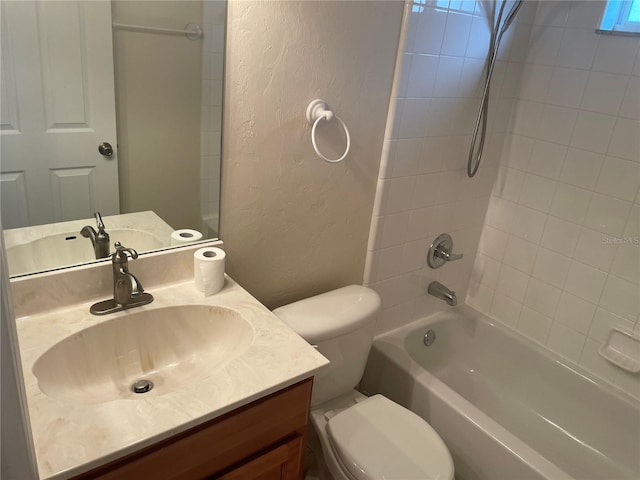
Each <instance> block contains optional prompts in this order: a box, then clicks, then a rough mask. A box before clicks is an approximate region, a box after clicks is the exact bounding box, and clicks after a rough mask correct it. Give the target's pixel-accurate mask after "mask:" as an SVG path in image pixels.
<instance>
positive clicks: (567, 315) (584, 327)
mask: <svg viewBox="0 0 640 480" xmlns="http://www.w3.org/2000/svg"><path fill="white" fill-rule="evenodd" d="M595 311H596V306H595V305H594V304H593V303H590V302H588V301H586V300H583V299H581V298H579V297H576V296H575V295H572V294H570V293H569V292H566V291H565V292H562V296H561V297H560V302H559V303H558V309H557V310H556V312H555V319H556V321H558V322H560V323H562V324H563V325H566V326H568V327H570V328H571V329H573V330H575V331H576V332H580V333H582V334H585V335H586V334H587V333H588V332H589V329H590V328H591V322H592V320H593V316H594V314H595Z"/></svg>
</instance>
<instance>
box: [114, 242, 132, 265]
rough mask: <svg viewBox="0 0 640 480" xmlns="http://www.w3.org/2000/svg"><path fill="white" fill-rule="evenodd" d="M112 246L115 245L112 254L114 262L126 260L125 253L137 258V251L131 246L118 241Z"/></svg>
mask: <svg viewBox="0 0 640 480" xmlns="http://www.w3.org/2000/svg"><path fill="white" fill-rule="evenodd" d="M113 246H114V247H116V251H115V252H114V254H113V261H114V262H118V263H123V262H126V261H127V260H128V257H127V253H128V254H129V255H131V258H132V259H133V260H135V259H136V258H138V252H136V251H135V250H134V249H133V248H129V247H125V246H123V245H122V244H121V243H120V242H116V243H114V244H113Z"/></svg>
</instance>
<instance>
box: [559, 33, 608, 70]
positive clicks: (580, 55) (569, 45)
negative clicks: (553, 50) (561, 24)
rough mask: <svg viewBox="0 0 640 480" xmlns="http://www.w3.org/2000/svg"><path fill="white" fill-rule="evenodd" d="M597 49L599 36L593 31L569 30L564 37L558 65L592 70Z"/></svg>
mask: <svg viewBox="0 0 640 480" xmlns="http://www.w3.org/2000/svg"><path fill="white" fill-rule="evenodd" d="M597 49H598V36H597V35H594V34H593V29H591V30H582V29H574V28H567V29H566V30H565V31H564V34H563V37H562V43H561V46H560V51H559V53H558V58H557V59H556V65H561V66H564V67H568V68H580V69H590V68H591V65H592V63H593V59H594V58H595V56H596V50H597Z"/></svg>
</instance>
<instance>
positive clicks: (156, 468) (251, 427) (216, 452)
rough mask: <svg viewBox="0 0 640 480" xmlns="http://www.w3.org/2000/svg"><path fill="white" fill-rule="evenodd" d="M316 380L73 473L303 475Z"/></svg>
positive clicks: (287, 478) (289, 478)
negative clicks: (112, 459)
mask: <svg viewBox="0 0 640 480" xmlns="http://www.w3.org/2000/svg"><path fill="white" fill-rule="evenodd" d="M311 386H312V379H307V380H304V381H302V382H300V383H298V384H296V385H293V386H291V387H289V388H286V389H283V390H281V391H279V392H277V393H274V394H272V395H269V396H267V397H266V398H263V399H260V400H257V401H255V402H252V403H251V404H249V405H247V406H246V407H242V408H239V409H237V410H235V411H233V412H231V413H229V414H227V415H223V416H222V417H221V418H217V419H215V420H212V421H210V422H207V423H205V424H203V425H199V426H197V427H194V428H192V429H190V430H188V431H186V432H184V433H182V434H179V435H176V436H174V437H171V438H169V439H167V440H165V441H163V442H159V443H157V444H156V445H152V446H150V447H148V448H145V449H142V450H141V451H139V452H136V453H133V454H131V455H129V456H127V457H125V458H123V459H120V460H117V461H115V462H112V463H111V464H109V465H106V466H104V467H100V468H97V469H95V470H92V471H90V472H87V473H86V474H82V475H79V476H77V477H75V479H77V480H81V479H82V480H83V479H104V480H107V479H113V480H116V479H117V480H129V479H131V480H134V479H140V478H183V479H194V480H195V479H200V478H209V477H213V478H219V479H225V480H231V479H248V478H261V479H264V480H268V479H274V480H275V479H282V480H294V479H298V478H301V474H302V458H303V452H304V444H305V437H306V432H307V419H308V418H309V402H310V399H311Z"/></svg>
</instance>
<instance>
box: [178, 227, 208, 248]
mask: <svg viewBox="0 0 640 480" xmlns="http://www.w3.org/2000/svg"><path fill="white" fill-rule="evenodd" d="M200 240H202V234H201V233H200V232H199V231H197V230H191V229H189V228H183V229H181V230H174V231H173V233H172V234H171V245H172V246H175V245H183V244H185V243H192V242H198V241H200Z"/></svg>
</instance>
